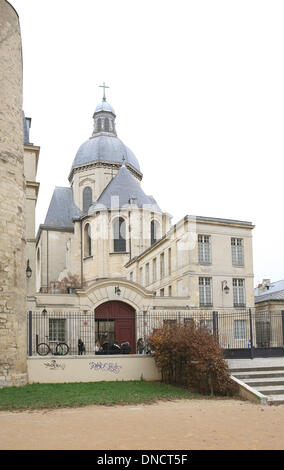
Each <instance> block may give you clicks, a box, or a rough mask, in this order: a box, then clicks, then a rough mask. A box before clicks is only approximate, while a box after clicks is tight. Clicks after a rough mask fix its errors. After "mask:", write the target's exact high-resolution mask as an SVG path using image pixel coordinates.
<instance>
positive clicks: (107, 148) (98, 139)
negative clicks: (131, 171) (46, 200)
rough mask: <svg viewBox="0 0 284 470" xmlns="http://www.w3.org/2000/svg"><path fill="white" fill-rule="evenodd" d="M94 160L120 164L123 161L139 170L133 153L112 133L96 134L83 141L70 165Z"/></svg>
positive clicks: (78, 164) (83, 163) (73, 165)
mask: <svg viewBox="0 0 284 470" xmlns="http://www.w3.org/2000/svg"><path fill="white" fill-rule="evenodd" d="M95 161H105V162H115V163H117V162H118V163H121V164H122V163H123V162H125V164H126V165H127V163H128V164H129V165H131V166H132V167H133V168H135V169H136V170H138V171H139V172H140V166H139V163H138V160H137V158H136V157H135V155H134V153H133V152H132V151H131V150H130V149H129V148H128V147H126V145H125V144H124V143H123V142H122V141H121V140H120V139H119V138H118V137H116V136H114V135H97V136H94V137H91V138H90V139H89V140H87V141H86V142H84V143H83V144H82V145H81V147H80V148H79V150H78V152H77V154H76V157H75V159H74V161H73V164H72V167H75V166H80V165H85V164H87V163H91V162H95Z"/></svg>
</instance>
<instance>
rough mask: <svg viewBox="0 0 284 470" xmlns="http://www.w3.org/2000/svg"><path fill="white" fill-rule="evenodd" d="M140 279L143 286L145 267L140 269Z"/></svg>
mask: <svg viewBox="0 0 284 470" xmlns="http://www.w3.org/2000/svg"><path fill="white" fill-rule="evenodd" d="M139 280H140V284H141V286H143V268H140V269H139Z"/></svg>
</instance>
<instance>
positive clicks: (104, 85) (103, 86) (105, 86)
mask: <svg viewBox="0 0 284 470" xmlns="http://www.w3.org/2000/svg"><path fill="white" fill-rule="evenodd" d="M99 88H103V89H104V96H103V101H106V88H109V86H107V85H106V84H105V82H103V85H99Z"/></svg>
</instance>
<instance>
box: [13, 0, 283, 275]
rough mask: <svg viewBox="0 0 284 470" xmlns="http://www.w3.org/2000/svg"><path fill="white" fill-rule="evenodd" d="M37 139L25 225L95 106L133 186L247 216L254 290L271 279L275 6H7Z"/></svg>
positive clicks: (167, 204)
mask: <svg viewBox="0 0 284 470" xmlns="http://www.w3.org/2000/svg"><path fill="white" fill-rule="evenodd" d="M10 3H11V4H12V5H13V6H14V7H15V8H16V10H17V11H18V13H19V16H20V23H21V30H22V41H23V59H24V110H25V113H26V116H28V117H31V118H32V129H31V142H33V143H34V144H35V145H39V146H40V147H41V152H40V160H39V168H38V175H37V180H38V181H39V182H40V193H39V199H38V204H37V219H36V220H37V226H38V224H40V223H43V222H44V219H45V214H46V211H47V209H48V205H49V202H50V199H51V196H52V192H53V189H54V187H55V186H68V185H69V183H68V174H69V171H70V169H71V165H72V161H73V159H74V158H75V154H76V152H77V150H78V147H79V146H80V145H81V144H82V143H83V142H84V141H85V140H87V139H88V138H89V137H90V136H91V133H92V125H93V121H92V115H93V112H94V109H95V107H96V105H97V104H98V103H99V102H101V99H102V89H101V88H98V85H101V84H102V82H103V81H105V82H106V84H107V85H109V86H110V89H109V90H107V100H108V101H109V103H110V104H111V105H112V106H113V107H114V109H115V111H116V115H117V119H116V122H117V132H118V137H119V138H121V139H122V140H123V142H124V143H125V144H126V145H127V146H128V147H130V148H131V150H132V151H133V152H134V153H135V155H136V157H137V158H138V160H139V163H140V167H141V170H142V172H143V175H144V178H143V182H142V186H143V189H144V190H145V192H146V193H147V194H152V195H153V196H154V197H155V199H156V200H157V202H158V204H159V205H160V207H161V208H162V209H163V210H164V211H166V212H169V213H170V214H172V216H173V222H176V221H178V220H179V219H181V218H182V217H183V216H184V215H186V214H189V215H202V216H211V217H224V218H230V219H239V220H247V221H251V222H253V224H255V226H256V227H255V229H254V231H253V237H254V242H253V246H254V272H255V284H257V283H258V282H259V281H261V280H262V278H270V279H271V280H274V281H275V280H279V279H282V278H284V273H283V266H284V263H283V261H284V254H283V253H284V250H283V245H284V219H283V210H282V201H283V192H284V188H283V169H284V165H283V156H284V138H283V137H284V133H283V130H284V61H283V57H284V55H283V52H284V51H283V49H284V28H283V24H284V2H283V1H282V0H281V1H274V0H269V1H261V0H257V1H251V0H245V1H243V0H236V1H231V0H224V1H215V0H209V1H205V0H204V1H202V0H197V1H190V0H175V1H167V0H143V1H136V0H108V1H102V0H100V1H97V0H81V1H80V2H78V1H77V0H76V1H75V0H10Z"/></svg>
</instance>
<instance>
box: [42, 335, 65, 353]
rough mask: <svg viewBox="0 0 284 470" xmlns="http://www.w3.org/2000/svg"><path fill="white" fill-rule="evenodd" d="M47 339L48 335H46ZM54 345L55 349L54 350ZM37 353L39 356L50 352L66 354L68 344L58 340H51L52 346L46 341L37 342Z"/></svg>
mask: <svg viewBox="0 0 284 470" xmlns="http://www.w3.org/2000/svg"><path fill="white" fill-rule="evenodd" d="M46 338H47V339H48V336H46ZM54 346H55V351H54ZM36 350H37V353H38V354H39V355H40V356H47V354H50V353H51V354H52V355H53V356H66V354H68V353H69V346H68V344H66V343H64V342H62V341H59V342H56V341H55V342H52V347H51V346H50V344H47V343H39V344H38V345H37V347H36Z"/></svg>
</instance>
